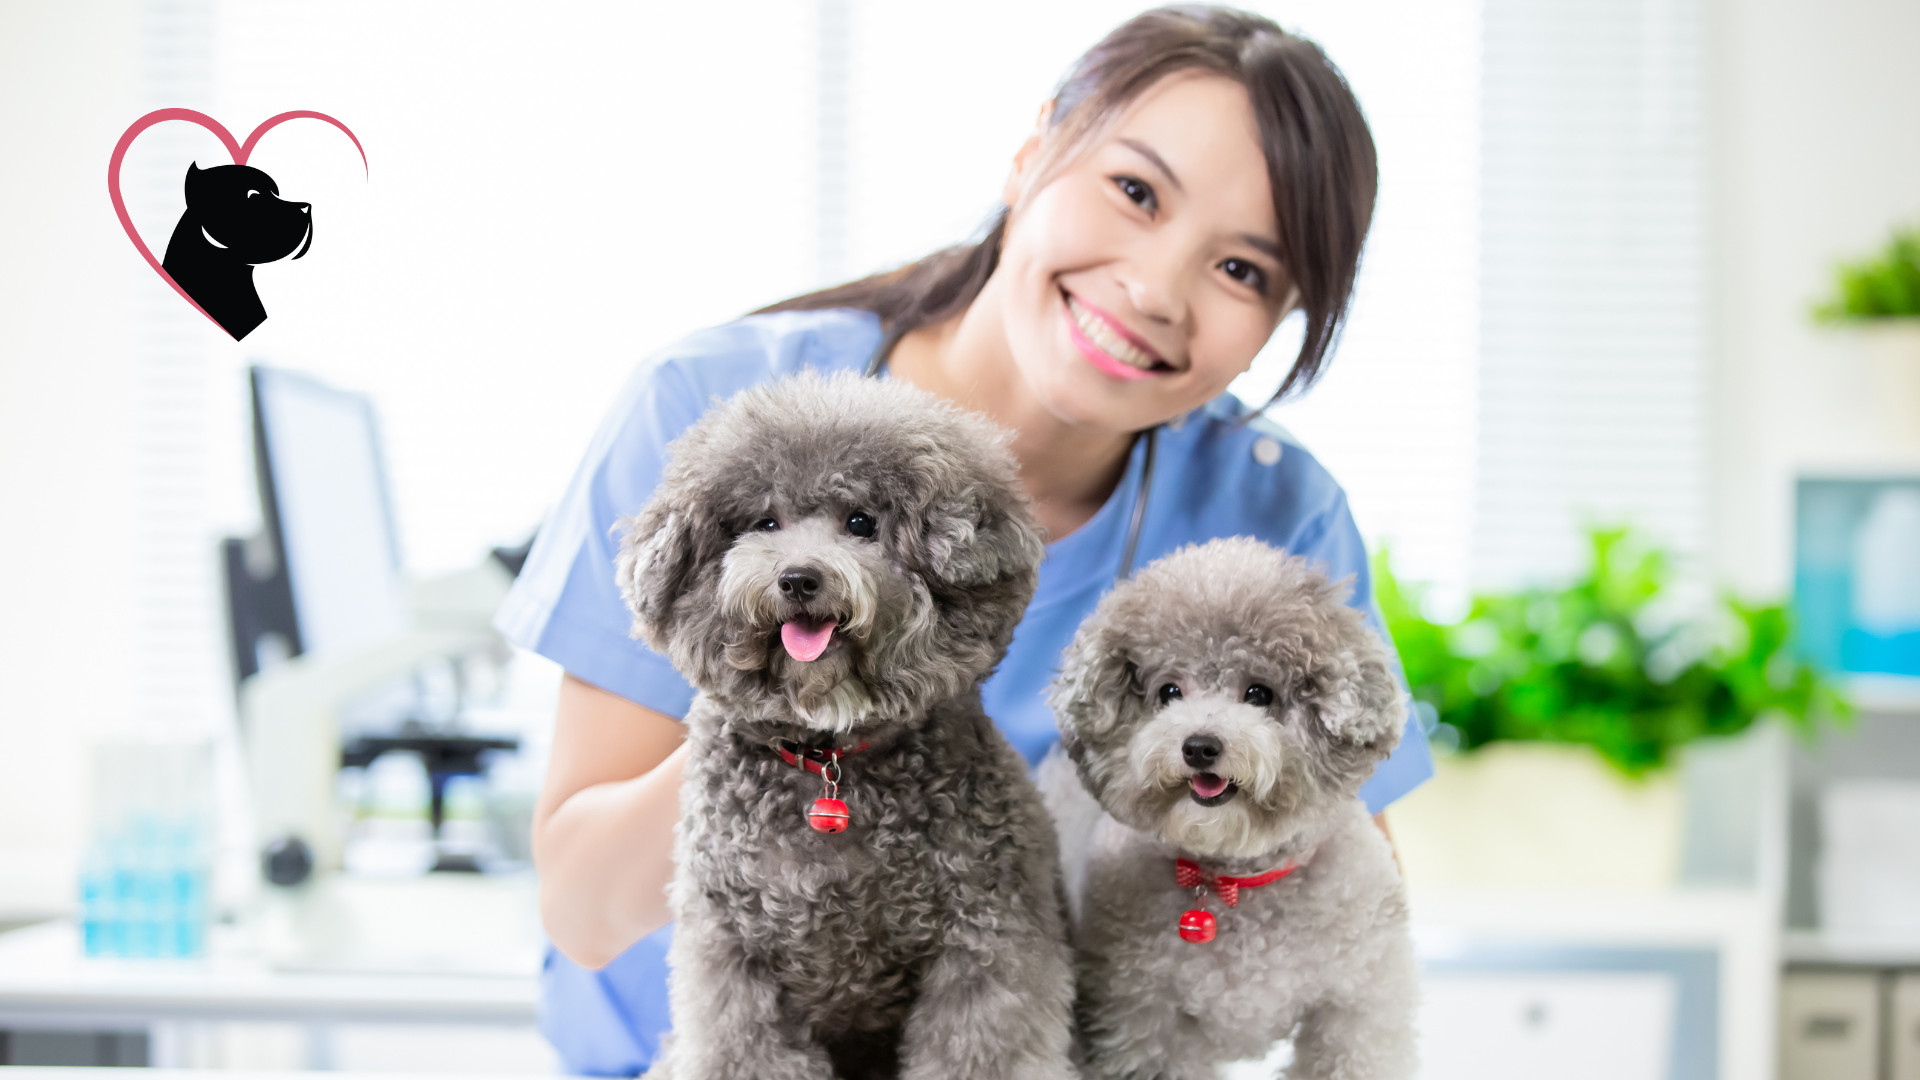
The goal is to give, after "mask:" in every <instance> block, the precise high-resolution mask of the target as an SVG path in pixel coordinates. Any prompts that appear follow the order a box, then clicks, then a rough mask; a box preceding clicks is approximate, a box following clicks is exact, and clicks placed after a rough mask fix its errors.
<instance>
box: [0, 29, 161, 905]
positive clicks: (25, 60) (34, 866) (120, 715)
mask: <svg viewBox="0 0 1920 1080" xmlns="http://www.w3.org/2000/svg"><path fill="white" fill-rule="evenodd" d="M135 34H136V19H135V8H134V4H133V3H132V2H131V0H74V2H63V3H59V4H20V3H8V4H0V146H4V147H5V148H6V152H5V162H6V165H5V167H4V168H0V207H4V208H5V210H4V212H0V568H4V569H0V852H5V859H6V861H5V863H4V865H0V919H5V918H7V917H8V916H9V914H10V913H11V911H10V910H9V909H15V908H17V907H18V906H20V905H24V906H26V907H29V908H31V907H44V906H45V905H47V904H54V903H63V902H65V901H66V900H67V898H68V896H69V895H70V894H71V892H72V890H73V887H74V886H73V882H74V880H75V879H74V874H73V870H72V862H71V860H72V859H73V857H74V852H75V851H76V849H77V845H78V843H79V832H80V828H81V821H80V817H81V813H80V808H81V801H82V800H81V796H80V792H79V788H80V784H81V779H82V769H81V762H80V758H81V751H80V747H81V745H82V743H81V741H80V740H79V739H78V738H76V737H75V733H76V732H78V731H83V730H87V729H92V728H97V727H101V726H107V725H114V724H117V723H119V722H122V721H123V720H124V719H125V718H127V717H129V716H131V715H132V713H133V711H134V705H135V702H134V700H133V696H134V695H133V690H132V687H133V676H132V674H131V673H130V671H129V670H128V667H127V665H126V663H125V662H124V657H125V656H126V649H127V644H128V642H127V639H128V637H129V636H130V635H129V631H128V622H129V617H128V605H127V603H126V597H127V595H128V593H129V592H130V587H131V585H132V583H131V582H130V581H129V580H128V575H127V574H126V573H125V571H124V569H123V568H124V567H125V566H126V565H127V560H126V559H125V557H124V555H125V552H126V550H127V545H128V544H129V543H137V542H138V538H137V537H130V536H128V535H127V531H126V530H125V529H124V528H122V527H121V526H122V523H123V522H124V521H125V519H126V518H127V516H128V507H129V506H130V505H131V504H132V502H133V497H134V492H133V491H132V490H131V484H130V480H131V477H132V475H133V470H132V468H131V464H130V456H131V453H132V438H131V434H130V432H131V425H130V423H129V420H130V418H131V412H132V409H131V403H132V399H133V394H134V388H133V387H132V386H131V385H130V383H131V379H130V378H129V376H130V375H131V373H132V363H131V358H132V355H133V340H132V334H131V327H130V320H129V317H128V314H129V313H128V312H127V310H126V305H125V304H124V302H123V300H124V297H125V296H126V295H128V294H129V293H130V291H131V290H130V288H128V286H127V283H128V282H129V281H130V280H131V279H132V276H133V275H136V274H139V275H146V276H148V277H151V276H152V271H150V270H148V269H147V267H146V266H145V265H144V264H142V263H140V262H139V260H138V256H134V255H133V254H132V251H131V248H129V246H128V244H127V239H126V237H125V236H124V235H123V234H122V233H121V231H120V225H119V222H118V221H116V220H115V219H114V216H113V211H112V209H111V207H110V205H109V203H108V201H107V192H106V182H105V181H106V172H107V158H108V155H109V154H110V153H111V151H112V149H113V144H114V141H115V140H116V139H117V138H118V137H119V135H120V132H121V131H122V130H123V129H124V128H125V126H126V125H127V123H128V122H129V121H130V120H131V119H132V117H134V116H137V115H138V112H136V111H135V109H136V107H137V106H136V103H135V101H134V96H135V94H134V88H133V80H134V75H135V72H136V70H137V69H136V63H135V45H136V38H135ZM80 672H84V673H85V677H84V679H76V678H75V677H74V676H75V675H76V674H77V673H80Z"/></svg>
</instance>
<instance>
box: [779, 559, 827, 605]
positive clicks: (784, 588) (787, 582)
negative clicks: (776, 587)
mask: <svg viewBox="0 0 1920 1080" xmlns="http://www.w3.org/2000/svg"><path fill="white" fill-rule="evenodd" d="M819 591H820V571H818V570H815V569H814V568H813V567H811V566H796V567H794V568H793V569H791V570H782V571H780V595H782V596H784V597H786V598H787V599H789V600H811V599H813V594H814V593H817V592H819Z"/></svg>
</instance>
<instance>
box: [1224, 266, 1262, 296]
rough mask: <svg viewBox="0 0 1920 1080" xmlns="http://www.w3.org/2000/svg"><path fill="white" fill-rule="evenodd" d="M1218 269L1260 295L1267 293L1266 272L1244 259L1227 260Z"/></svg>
mask: <svg viewBox="0 0 1920 1080" xmlns="http://www.w3.org/2000/svg"><path fill="white" fill-rule="evenodd" d="M1220 269H1221V270H1222V271H1223V272H1224V273H1225V274H1226V275H1227V276H1228V277H1230V278H1232V279H1233V280H1235V281H1237V282H1239V283H1240V284H1242V285H1245V286H1247V287H1248V288H1250V289H1253V290H1254V291H1256V292H1258V293H1260V294H1261V295H1262V296H1264V295H1266V292H1267V272H1266V271H1265V270H1262V269H1260V268H1259V267H1258V266H1255V265H1254V264H1252V263H1250V262H1248V261H1247V260H1245V259H1228V260H1227V261H1226V262H1223V263H1221V264H1220Z"/></svg>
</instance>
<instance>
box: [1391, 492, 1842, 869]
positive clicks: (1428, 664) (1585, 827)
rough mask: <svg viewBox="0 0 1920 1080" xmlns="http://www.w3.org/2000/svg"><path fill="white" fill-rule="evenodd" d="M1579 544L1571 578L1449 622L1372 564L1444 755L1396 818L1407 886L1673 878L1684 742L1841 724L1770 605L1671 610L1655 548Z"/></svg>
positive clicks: (1823, 684)
mask: <svg viewBox="0 0 1920 1080" xmlns="http://www.w3.org/2000/svg"><path fill="white" fill-rule="evenodd" d="M1588 540H1589V552H1590V561H1589V564H1588V566H1587V567H1586V569H1585V570H1584V571H1583V572H1582V573H1581V574H1580V575H1579V576H1578V577H1577V578H1575V579H1574V580H1573V581H1572V582H1570V583H1568V584H1566V585H1564V586H1561V587H1558V588H1530V589H1521V590H1517V591H1512V592H1501V593H1483V594H1480V595H1476V596H1474V597H1473V598H1472V601H1471V604H1470V606H1469V608H1468V610H1467V612H1466V614H1465V616H1464V617H1462V618H1460V619H1457V620H1451V621H1438V620H1436V619H1434V618H1432V617H1430V616H1429V615H1428V614H1426V613H1425V612H1424V611H1423V608H1422V601H1423V599H1424V590H1423V589H1421V588H1419V587H1417V586H1411V585H1406V584H1402V583H1401V582H1399V581H1398V580H1397V579H1396V578H1395V576H1394V575H1393V572H1392V570H1391V567H1390V565H1389V559H1388V556H1387V554H1386V553H1385V552H1384V551H1383V552H1382V553H1380V554H1379V555H1378V556H1377V557H1376V559H1375V561H1374V575H1375V594H1376V597H1377V599H1378V602H1379V605H1380V610H1381V615H1382V617H1383V618H1384V619H1385V621H1386V625H1387V629H1388V631H1389V632H1390V633H1391V634H1392V635H1393V639H1394V643H1395V645H1396V646H1397V647H1398V649H1399V651H1400V656H1401V660H1402V663H1403V664H1404V666H1405V669H1406V675H1407V683H1408V686H1409V688H1410V689H1411V691H1412V693H1413V696H1414V699H1415V701H1416V703H1417V705H1416V707H1417V708H1418V709H1419V710H1420V711H1421V713H1422V714H1423V716H1424V717H1425V718H1426V720H1427V721H1428V722H1429V723H1430V725H1431V726H1432V729H1433V736H1432V741H1433V742H1434V744H1435V746H1436V748H1437V749H1439V750H1440V751H1441V756H1440V760H1439V761H1438V762H1437V767H1438V775H1437V776H1436V778H1435V780H1434V781H1433V782H1431V783H1430V784H1428V785H1426V786H1425V787H1423V788H1422V789H1420V790H1419V791H1416V792H1415V793H1414V795H1413V796H1411V797H1410V798H1409V799H1407V800H1405V801H1404V803H1405V805H1404V807H1403V808H1401V809H1399V810H1397V811H1396V812H1395V814H1394V816H1393V818H1392V827H1393V829H1394V835H1395V837H1396V840H1398V841H1399V842H1400V843H1401V847H1402V854H1403V859H1404V860H1405V861H1407V862H1408V864H1409V876H1410V877H1412V878H1414V879H1415V880H1420V879H1421V877H1422V876H1423V871H1425V875H1424V876H1426V877H1428V878H1436V877H1437V878H1439V879H1441V880H1450V881H1455V882H1464V881H1476V882H1483V883H1506V884H1522V883H1524V884H1562V885H1571V884H1631V885H1641V886H1648V887H1659V886H1664V885H1670V884H1671V883H1672V882H1673V880H1674V879H1675V877H1676V875H1677V872H1678V865H1679V857H1680V835H1681V824H1682V822H1681V810H1682V799H1681V792H1680V785H1679V780H1678V772H1677V769H1676V768H1675V767H1674V766H1675V764H1676V762H1677V760H1678V758H1679V756H1680V752H1681V750H1682V748H1684V747H1685V746H1686V745H1687V744H1689V743H1692V742H1694V741H1695V740H1699V739H1704V738H1714V737H1726V736H1734V735H1738V734H1740V733H1741V732H1744V731H1745V730H1747V728H1749V727H1750V726H1751V725H1752V724H1753V723H1754V722H1755V721H1756V720H1758V719H1760V718H1761V717H1764V716H1775V717H1778V718H1780V719H1781V720H1782V721H1783V722H1784V723H1786V724H1787V725H1789V726H1790V727H1792V728H1794V729H1796V730H1798V731H1800V732H1802V733H1807V734H1810V733H1812V732H1813V731H1815V730H1816V729H1817V728H1818V726H1819V725H1820V724H1821V723H1822V722H1823V721H1825V720H1827V719H1829V718H1844V717H1846V716H1848V715H1850V707H1849V706H1848V704H1847V703H1846V701H1845V700H1844V699H1843V697H1842V696H1841V695H1840V693H1839V692H1838V690H1837V689H1836V688H1835V686H1834V684H1833V683H1832V682H1831V681H1829V680H1828V679H1827V678H1826V677H1824V676H1823V675H1822V674H1821V673H1820V672H1818V671H1817V670H1815V669H1814V668H1813V667H1811V666H1810V665H1808V664H1807V663H1805V662H1804V661H1802V660H1800V659H1799V658H1797V657H1796V656H1795V655H1794V654H1793V652H1792V648H1791V643H1790V637H1791V620H1790V616H1789V614H1788V612H1787V610H1786V609H1785V608H1784V607H1783V606H1780V605H1777V604H1750V603H1746V602H1743V601H1740V600H1738V599H1735V598H1733V597H1731V596H1723V597H1721V598H1720V599H1719V600H1717V601H1716V602H1715V603H1714V604H1713V605H1712V606H1711V608H1710V610H1709V611H1707V612H1706V613H1704V614H1700V613H1693V614H1687V613H1683V612H1681V611H1678V610H1677V609H1676V594H1675V592H1674V590H1673V588H1672V586H1671V573H1670V566H1669V560H1668V558H1667V556H1666V555H1665V554H1664V553H1663V552H1661V551H1659V550H1657V549H1656V548H1654V547H1652V546H1650V545H1648V544H1647V543H1645V542H1644V541H1642V540H1641V539H1640V538H1638V537H1636V536H1634V535H1632V534H1631V533H1630V532H1629V531H1628V530H1626V529H1620V528H1612V529H1595V530H1592V531H1591V532H1590V533H1589V536H1588ZM1422 864H1427V865H1422Z"/></svg>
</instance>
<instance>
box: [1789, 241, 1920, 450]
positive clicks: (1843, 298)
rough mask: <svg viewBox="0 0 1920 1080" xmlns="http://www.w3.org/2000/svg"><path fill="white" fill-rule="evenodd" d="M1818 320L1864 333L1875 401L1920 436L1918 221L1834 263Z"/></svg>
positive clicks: (1894, 423) (1896, 425)
mask: <svg viewBox="0 0 1920 1080" xmlns="http://www.w3.org/2000/svg"><path fill="white" fill-rule="evenodd" d="M1813 317H1814V320H1815V321H1816V322H1818V323H1820V324H1822V325H1825V326H1829V327H1832V328H1835V329H1837V330H1842V331H1845V332H1846V333H1848V334H1849V335H1851V336H1855V337H1858V338H1860V339H1861V341H1862V344H1863V346H1864V348H1865V352H1866V356H1867V366H1868V369H1869V371H1870V372H1871V377H1872V379H1873V381H1874V383H1875V386H1874V402H1875V406H1876V407H1877V408H1878V409H1879V410H1880V412H1881V415H1882V417H1883V418H1884V420H1885V421H1886V422H1887V424H1888V425H1889V426H1890V427H1891V428H1892V429H1893V430H1894V431H1895V432H1896V433H1897V434H1899V435H1900V436H1902V437H1903V438H1908V439H1920V225H1916V226H1910V227H1907V228H1904V229H1902V228H1896V229H1894V230H1893V232H1892V235H1891V236H1890V237H1889V238H1888V240H1887V244H1886V246H1885V247H1884V248H1882V249H1881V251H1880V252H1879V253H1878V254H1876V255H1871V256H1868V257H1867V258H1864V259H1860V260H1858V261H1854V262H1845V263H1841V264H1840V265H1838V266H1837V267H1835V268H1834V291H1833V292H1832V293H1831V294H1830V295H1829V296H1828V297H1827V298H1826V299H1825V300H1822V301H1820V302H1819V303H1817V304H1816V305H1814V308H1813Z"/></svg>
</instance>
